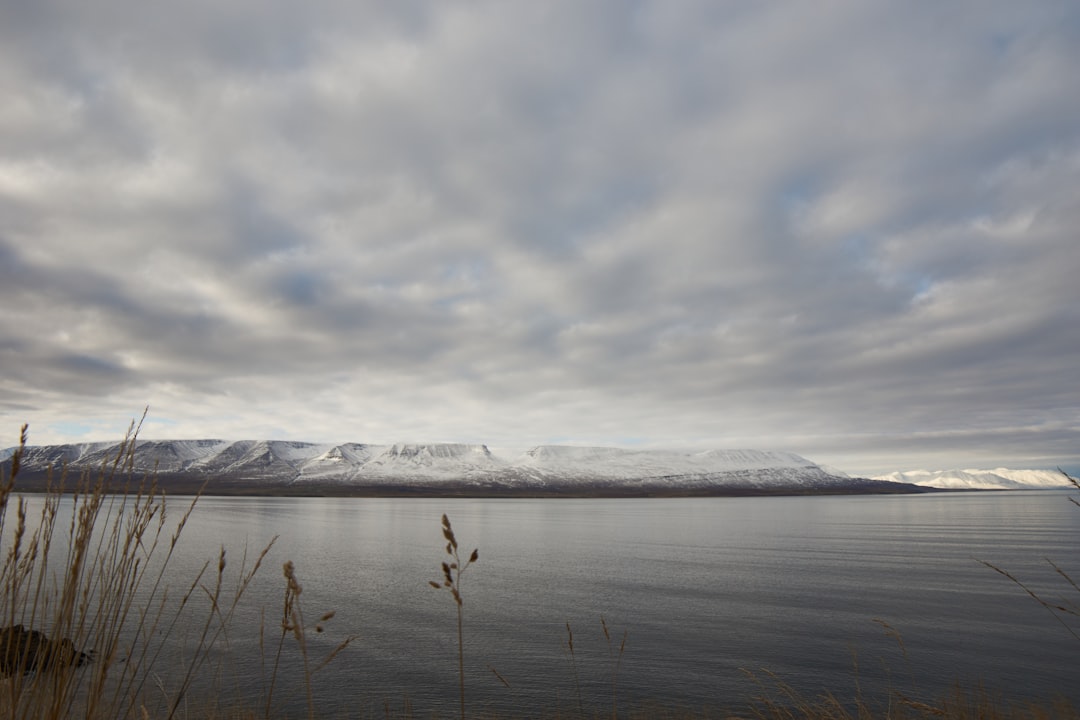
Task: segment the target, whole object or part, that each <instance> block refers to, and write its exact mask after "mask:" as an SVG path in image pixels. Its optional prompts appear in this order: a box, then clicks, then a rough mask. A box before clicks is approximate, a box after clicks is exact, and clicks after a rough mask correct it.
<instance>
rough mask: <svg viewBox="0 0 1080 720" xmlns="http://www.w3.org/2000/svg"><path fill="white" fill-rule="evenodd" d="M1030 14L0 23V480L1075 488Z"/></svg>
mask: <svg viewBox="0 0 1080 720" xmlns="http://www.w3.org/2000/svg"><path fill="white" fill-rule="evenodd" d="M1077 68H1080V4H1078V3H1076V2H1072V1H1071V0H1027V1H1026V2H1022V3H1018V2H1015V0H977V1H971V2H966V1H964V0H957V1H956V2H923V1H921V0H916V1H914V2H865V0H821V1H820V2H813V3H808V2H803V1H801V0H797V1H796V0H792V1H791V2H782V1H781V2H759V1H757V0H755V1H753V2H750V1H740V0H707V1H701V2H698V1H695V0H658V1H655V2H650V1H636V0H610V1H605V0H550V1H545V2H539V3H526V2H485V1H483V0H478V1H477V2H453V1H449V2H447V1H432V2H425V1H423V0H400V1H397V2H392V3H387V2H358V1H357V0H340V1H337V0H312V1H311V2H304V3H291V2H282V1H281V0H260V1H259V2H255V1H253V0H230V1H229V2H225V3H221V2H218V1H217V0H215V1H214V2H210V1H209V0H192V1H191V2H184V3H175V2H174V3H165V2H160V1H159V0H149V1H147V0H140V1H139V2H135V1H134V0H98V1H96V2H93V3H85V2H76V1H74V0H71V1H68V2H64V1H61V0H35V2H29V3H21V2H13V1H12V0H7V1H4V2H0V93H2V96H3V98H4V101H3V110H2V112H0V368H2V370H0V433H5V434H6V435H7V440H2V439H0V446H5V447H6V446H10V445H14V444H16V442H17V440H18V435H19V428H20V426H21V425H22V424H23V423H29V425H30V443H31V444H38V445H43V444H52V443H61V442H82V441H87V440H109V439H117V440H118V439H119V438H120V437H122V435H123V433H124V431H125V430H126V429H127V427H128V423H129V422H130V421H131V420H132V419H133V418H137V417H139V416H140V415H141V414H142V412H143V409H144V408H147V407H148V408H149V412H148V415H147V419H146V421H145V423H144V425H143V428H142V431H141V437H144V438H156V439H173V438H175V439H182V438H221V439H236V440H239V439H293V440H307V441H312V442H370V443H384V442H399V441H410V442H417V441H420V442H468V443H486V444H488V445H489V446H492V447H520V448H526V447H530V446H533V445H539V444H550V443H557V444H573V445H609V446H618V447H634V448H648V447H663V448H700V449H708V448H756V449H766V450H785V451H790V452H797V453H799V454H802V455H804V456H806V457H808V458H810V459H811V460H814V461H816V462H820V463H823V464H828V465H831V466H833V467H836V468H838V469H841V470H844V471H847V472H849V473H853V474H875V473H885V472H889V471H894V470H909V469H916V468H925V469H947V468H962V467H988V468H989V467H999V466H1007V467H1013V468H1042V467H1055V466H1063V467H1066V468H1080V232H1078V229H1080V73H1078V72H1077Z"/></svg>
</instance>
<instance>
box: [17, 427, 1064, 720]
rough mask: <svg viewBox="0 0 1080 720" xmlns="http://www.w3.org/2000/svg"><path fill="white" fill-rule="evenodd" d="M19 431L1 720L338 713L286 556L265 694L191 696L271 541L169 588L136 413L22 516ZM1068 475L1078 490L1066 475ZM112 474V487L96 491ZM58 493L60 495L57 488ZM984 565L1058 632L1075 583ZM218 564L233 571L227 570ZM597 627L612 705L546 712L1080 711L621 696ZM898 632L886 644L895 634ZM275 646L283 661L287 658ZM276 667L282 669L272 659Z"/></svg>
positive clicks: (983, 698) (785, 696) (992, 716)
mask: <svg viewBox="0 0 1080 720" xmlns="http://www.w3.org/2000/svg"><path fill="white" fill-rule="evenodd" d="M26 432H27V429H26V427H25V426H24V427H23V429H22V433H21V437H20V445H19V449H18V450H17V451H16V452H15V454H14V455H13V457H12V458H11V465H10V472H9V473H8V474H7V477H4V478H0V562H2V566H0V719H2V718H34V719H37V718H41V719H59V718H76V717H81V718H87V719H88V720H98V719H105V718H108V719H110V720H121V719H127V718H133V719H134V718H138V719H139V720H150V719H151V718H154V719H156V718H192V717H199V718H203V717H205V718H237V719H240V718H243V719H247V718H251V719H254V718H272V717H277V716H278V714H277V712H276V710H275V708H276V707H277V705H276V701H277V700H279V699H280V697H281V694H282V693H283V692H284V689H283V685H285V684H286V683H284V682H282V680H283V678H282V673H283V672H290V673H294V674H299V675H300V676H301V677H300V678H296V677H293V678H290V680H291V682H290V683H288V684H289V686H290V687H293V688H295V687H296V686H297V680H298V681H299V686H300V687H302V688H303V693H304V694H305V698H304V706H305V707H306V715H307V716H308V717H309V718H316V717H328V718H338V717H344V716H345V715H343V714H342V713H341V712H340V711H336V710H335V711H333V712H330V713H328V714H325V715H321V714H320V713H319V711H318V708H317V707H316V703H315V691H314V684H315V679H316V673H317V670H318V668H320V667H322V666H324V665H325V664H326V663H328V662H331V661H332V660H333V659H334V657H335V656H336V655H337V654H338V653H339V652H340V651H341V650H343V649H344V648H345V647H346V646H347V645H348V644H349V643H350V642H352V641H353V638H351V637H346V638H345V639H344V640H342V641H341V642H340V643H339V644H337V645H336V646H335V647H334V648H333V649H332V650H331V651H330V652H329V654H328V655H327V656H326V657H323V658H311V657H309V648H308V642H307V638H308V633H309V631H312V630H314V631H318V632H321V631H322V628H323V625H324V623H326V622H327V621H328V620H329V619H330V618H331V617H332V616H333V613H332V612H331V613H327V614H325V615H323V616H322V617H320V619H319V620H318V621H317V623H315V624H314V625H312V626H309V625H307V624H306V623H305V619H304V615H303V611H302V608H301V603H300V597H301V593H302V586H301V584H300V582H299V580H298V578H297V572H296V568H295V567H294V566H293V564H292V563H291V562H289V563H286V564H285V566H284V571H283V577H284V585H285V587H284V594H283V602H282V608H281V613H280V616H278V617H279V620H280V621H279V623H278V624H276V625H274V626H273V627H272V628H269V629H268V628H267V627H266V625H265V623H264V625H263V627H262V628H260V637H259V647H260V648H261V649H262V651H263V657H261V658H259V661H260V662H259V663H258V665H259V667H261V668H262V672H263V677H262V687H263V688H264V691H263V692H264V698H263V700H262V701H261V702H257V703H251V701H250V700H244V701H242V702H241V703H240V704H239V705H237V706H234V705H230V704H229V703H227V702H224V701H221V702H206V701H205V700H202V699H200V698H199V697H196V695H198V694H199V693H196V692H194V691H193V688H195V687H196V686H197V683H198V682H199V680H200V678H203V677H205V676H207V675H210V676H220V674H221V672H222V670H223V668H222V667H220V663H221V662H222V660H221V657H222V652H221V651H222V649H223V647H224V648H225V649H227V647H228V645H229V632H230V627H231V625H232V624H233V618H234V616H235V613H236V612H237V608H238V607H239V606H240V603H241V601H242V600H243V599H244V598H245V595H246V594H247V593H248V590H249V588H250V586H251V582H252V580H253V579H254V577H255V575H256V573H258V572H260V570H261V569H262V565H263V561H264V560H265V558H266V555H267V553H268V552H269V550H270V548H271V546H273V544H274V542H273V541H271V543H270V544H269V545H267V546H266V547H265V548H263V549H262V550H261V551H260V552H259V553H258V554H256V555H255V556H254V558H253V559H251V560H250V561H249V560H248V558H247V555H246V553H245V556H244V559H243V560H242V561H241V567H240V569H239V571H238V573H236V574H235V575H227V574H226V572H225V568H226V554H225V550H224V549H222V551H221V553H220V555H219V556H218V557H217V558H213V559H209V560H207V561H206V563H205V564H204V565H203V566H202V570H201V571H200V572H199V573H198V574H197V576H196V577H195V578H192V579H191V580H190V582H189V583H188V584H186V585H185V586H184V587H183V588H182V590H183V592H182V593H181V594H180V595H179V596H176V595H174V594H172V592H171V591H170V588H169V587H168V586H167V585H166V583H165V578H166V575H167V570H168V566H169V561H170V559H171V558H172V557H173V554H174V551H175V550H176V547H177V544H178V542H179V540H180V537H181V534H182V532H183V530H184V527H185V525H186V524H187V521H188V518H189V517H190V516H191V513H192V512H193V511H194V510H195V507H196V505H197V503H198V497H196V498H195V499H194V500H191V501H190V502H189V504H187V505H186V507H185V508H184V509H183V512H182V513H181V514H180V516H179V518H178V519H176V520H175V522H173V520H172V519H171V518H170V517H168V515H167V513H166V498H165V496H164V494H163V493H161V492H159V490H158V489H157V488H156V487H155V486H154V484H153V478H152V477H151V478H141V479H137V478H135V477H134V472H133V470H132V463H131V458H132V451H133V449H134V444H135V439H136V436H137V434H138V425H137V424H134V423H133V424H132V427H131V428H129V431H128V433H127V434H126V436H125V438H124V441H123V443H121V445H120V450H119V452H118V453H117V454H116V456H115V457H113V458H112V460H111V462H110V463H107V464H105V465H103V466H102V467H101V468H100V469H99V470H98V471H97V473H96V474H90V473H83V474H82V475H81V476H80V477H79V478H78V479H77V481H76V484H75V492H74V502H73V504H71V510H70V513H71V515H70V517H65V516H62V512H61V502H60V499H61V497H62V496H63V494H64V492H65V487H64V485H65V483H67V482H69V480H70V479H69V478H68V477H66V475H65V473H64V472H63V470H62V469H61V470H58V471H57V474H56V477H55V478H50V484H49V488H48V492H46V494H45V495H44V499H43V504H42V508H41V510H40V513H39V514H38V515H37V516H36V517H30V516H29V515H30V513H29V507H30V506H29V504H28V502H27V501H26V499H25V498H23V497H19V496H16V495H15V494H14V492H13V489H14V486H15V479H16V476H17V474H18V472H19V458H20V455H21V453H22V449H23V448H24V447H25V444H26ZM1070 480H1071V481H1072V483H1073V484H1074V485H1076V486H1077V489H1078V490H1080V485H1078V484H1077V481H1076V480H1075V479H1072V478H1070ZM121 482H122V483H123V486H124V488H125V490H124V491H123V492H121V493H118V494H116V493H109V492H106V489H107V488H115V487H117V485H118V484H119V483H121ZM66 490H67V491H68V492H70V491H71V488H70V487H69V488H66ZM1073 502H1076V500H1073ZM1077 504H1080V503H1077ZM442 531H443V537H444V539H445V540H446V541H447V544H446V556H447V557H446V560H445V561H444V562H443V563H442V578H441V579H440V581H438V582H432V583H431V585H432V586H434V587H435V588H436V589H440V590H441V589H445V590H447V591H448V592H449V594H450V595H451V597H452V598H453V601H454V605H455V608H456V611H457V638H458V647H457V650H458V667H457V671H458V682H459V690H460V698H459V711H460V715H461V718H462V719H463V720H464V718H465V717H466V716H467V715H472V716H474V717H484V718H487V717H498V716H497V715H494V714H492V713H490V712H487V711H485V710H484V709H483V708H468V707H467V706H466V677H465V672H464V660H463V657H464V647H465V638H466V635H465V630H464V627H465V626H464V623H463V610H464V605H465V603H464V598H463V595H462V593H461V579H462V574H463V573H464V572H465V570H467V569H468V568H470V567H471V566H472V564H473V563H475V562H476V561H477V560H478V558H479V553H478V551H477V550H473V551H472V553H471V554H470V555H469V556H468V558H467V559H463V558H462V556H461V555H459V552H458V541H457V538H456V536H455V534H454V531H453V529H452V527H451V524H450V520H449V519H448V518H447V517H446V516H445V515H444V516H443V518H442ZM991 567H993V566H991ZM1054 567H1055V570H1057V572H1058V574H1059V575H1060V576H1061V577H1062V579H1063V582H1065V583H1066V584H1067V586H1068V587H1069V588H1070V589H1071V590H1072V591H1076V592H1077V593H1080V587H1078V586H1077V583H1076V582H1075V581H1074V580H1073V579H1072V578H1071V577H1069V576H1068V574H1067V573H1065V572H1064V571H1063V570H1062V569H1061V568H1060V567H1058V566H1056V565H1055V566H1054ZM993 569H994V570H995V571H997V572H999V573H1002V574H1003V575H1005V576H1006V577H1007V578H1008V579H1009V580H1010V581H1012V582H1014V583H1016V584H1017V585H1019V586H1020V587H1021V588H1022V589H1024V590H1025V591H1027V592H1028V593H1029V594H1031V595H1032V597H1033V598H1034V599H1035V600H1036V601H1038V602H1039V603H1040V604H1042V605H1043V607H1045V608H1046V609H1047V610H1049V611H1050V612H1052V613H1054V614H1055V616H1056V617H1058V618H1059V619H1060V620H1062V623H1063V625H1065V627H1066V629H1068V630H1069V631H1070V632H1072V630H1071V625H1070V623H1069V620H1071V619H1073V618H1076V617H1080V603H1078V602H1077V600H1078V599H1080V596H1078V595H1073V596H1072V597H1073V598H1074V600H1073V601H1072V602H1068V601H1058V600H1055V601H1049V600H1047V599H1045V598H1043V597H1040V596H1039V595H1037V594H1036V593H1034V592H1032V591H1030V590H1029V589H1028V588H1027V587H1026V586H1024V585H1023V583H1022V582H1021V581H1020V580H1019V579H1017V578H1015V577H1014V576H1012V575H1011V574H1009V573H1008V571H1007V570H1003V569H1000V568H997V567H993ZM230 577H234V578H235V580H234V581H230V580H229V578H230ZM601 625H602V628H603V632H604V637H605V638H606V639H607V643H608V649H609V654H610V656H611V660H612V664H611V697H610V704H609V705H607V706H605V707H601V708H595V707H586V706H585V704H584V703H583V702H582V698H581V695H580V691H578V693H577V705H576V708H574V709H573V710H571V711H567V710H558V711H556V712H555V713H554V714H553V715H552V717H556V718H585V717H604V716H607V717H611V718H618V717H623V718H670V719H672V720H676V719H681V718H706V717H722V718H757V719H760V720H772V719H776V720H781V719H785V720H786V719H791V720H795V719H796V718H803V719H806V720H816V719H822V720H825V719H829V720H834V719H835V720H848V719H851V720H872V719H874V718H883V719H884V718H890V719H891V718H897V719H906V718H947V719H954V720H968V719H969V718H970V719H975V718H979V719H987V720H998V719H1000V720H1012V719H1015V720H1027V719H1029V718H1030V719H1032V720H1036V719H1048V718H1063V719H1065V720H1069V719H1072V718H1077V719H1080V712H1077V710H1076V709H1075V708H1074V707H1072V706H1071V705H1069V704H1068V703H1067V702H1066V701H1064V700H1048V701H1047V702H1045V703H1036V704H1030V703H1011V702H1009V701H1008V700H1007V699H1003V698H1000V697H997V696H994V695H992V694H990V693H988V692H986V691H984V690H981V689H973V690H964V689H959V688H958V689H956V690H955V691H954V692H953V693H951V694H949V695H947V696H946V697H943V698H941V699H940V700H937V701H935V702H932V703H927V702H925V701H922V700H915V699H912V698H910V697H907V696H905V695H904V694H902V693H900V692H896V691H893V692H889V693H887V694H886V695H885V696H884V697H880V698H867V697H863V696H861V695H860V696H859V697H857V698H856V699H855V700H854V701H841V700H839V699H838V698H837V697H835V696H833V695H829V694H825V695H822V696H816V697H807V696H805V695H801V694H800V693H798V692H796V691H795V690H794V689H793V688H792V687H790V686H789V685H787V684H786V683H785V682H784V681H783V679H782V678H779V677H776V676H773V675H770V674H768V673H762V674H758V675H752V676H751V677H752V679H753V680H754V681H755V682H756V683H757V686H758V688H759V691H760V692H759V694H758V695H757V696H756V697H752V698H748V699H745V700H743V701H741V702H739V701H738V700H737V699H725V700H726V708H727V709H725V710H704V709H701V710H694V709H686V708H667V707H644V708H632V707H623V706H620V704H619V702H618V670H619V666H620V663H621V660H622V656H623V653H624V652H625V648H626V639H627V638H626V635H625V634H624V635H623V636H622V639H621V642H617V638H614V639H613V637H612V634H611V632H610V630H609V628H608V626H607V623H606V622H604V621H603V618H601ZM182 627H183V628H187V629H190V628H196V634H195V635H196V639H195V641H194V646H193V647H188V648H187V649H186V651H185V652H184V653H183V657H182V658H176V657H174V656H175V651H174V650H170V649H169V648H170V647H173V646H172V645H170V641H172V640H173V639H174V636H175V635H176V634H177V633H178V632H179V629H180V628H182ZM885 627H886V630H887V631H891V628H889V627H888V626H887V625H885ZM892 632H895V631H892ZM896 639H897V640H898V642H900V639H899V636H898V635H897V636H896ZM1078 640H1080V638H1078ZM566 645H567V648H568V650H569V661H570V663H571V664H572V665H573V671H574V676H575V678H576V677H577V672H578V668H577V666H576V658H575V655H574V636H573V631H572V630H571V628H570V627H569V625H568V626H567V641H566ZM289 655H291V656H292V662H291V663H290V662H288V661H287V659H286V656H289ZM166 667H167V671H166V670H165V669H164V668H166ZM286 667H288V668H289V670H287V671H286V670H284V668H286ZM496 675H498V673H497V671H496ZM164 677H168V678H169V682H166V681H165V680H163V678H164ZM385 714H386V716H388V717H390V716H393V717H411V716H412V713H411V712H410V711H409V709H408V706H407V705H406V707H405V709H403V710H401V711H391V710H390V709H387V710H386V713H385ZM533 715H535V713H533V712H530V710H529V709H527V708H522V712H521V716H523V717H524V716H533Z"/></svg>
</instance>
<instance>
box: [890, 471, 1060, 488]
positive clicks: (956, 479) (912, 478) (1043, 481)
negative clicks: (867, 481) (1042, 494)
mask: <svg viewBox="0 0 1080 720" xmlns="http://www.w3.org/2000/svg"><path fill="white" fill-rule="evenodd" d="M874 479H875V480H889V481H891V482H901V483H911V484H912V485H920V486H922V487H932V488H939V489H942V490H1025V489H1027V490H1031V489H1042V488H1060V487H1072V484H1071V483H1070V482H1069V479H1068V478H1067V477H1066V476H1065V475H1063V474H1062V473H1060V472H1059V471H1057V470H1010V469H1009V468H997V469H996V470H933V471H931V470H909V471H907V472H894V473H889V474H888V475H879V476H877V477H875V478H874Z"/></svg>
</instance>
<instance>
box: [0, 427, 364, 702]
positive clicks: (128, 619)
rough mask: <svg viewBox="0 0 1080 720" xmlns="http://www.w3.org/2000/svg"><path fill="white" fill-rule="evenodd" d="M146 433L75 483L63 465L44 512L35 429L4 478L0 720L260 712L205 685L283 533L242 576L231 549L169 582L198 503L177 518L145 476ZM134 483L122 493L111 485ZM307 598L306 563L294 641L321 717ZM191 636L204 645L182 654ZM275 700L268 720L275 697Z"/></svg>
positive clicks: (0, 500)
mask: <svg viewBox="0 0 1080 720" xmlns="http://www.w3.org/2000/svg"><path fill="white" fill-rule="evenodd" d="M138 430H139V424H137V423H134V422H133V423H132V425H131V427H129V429H128V432H127V433H126V435H125V436H124V440H123V441H122V442H121V444H120V446H119V450H118V452H117V453H116V455H115V456H114V457H112V458H111V459H110V460H109V461H108V462H106V463H105V464H103V465H102V467H101V468H100V469H99V470H98V471H97V473H96V474H83V475H82V476H80V477H79V478H78V479H77V480H76V481H75V482H74V484H73V485H71V486H68V484H69V483H70V478H68V477H67V474H66V472H65V471H64V470H63V469H58V470H57V471H56V472H55V473H54V474H53V475H52V476H50V490H49V492H47V493H46V494H45V495H44V496H42V497H41V499H40V504H41V510H40V512H38V513H35V514H34V516H31V514H30V507H31V503H30V502H29V501H28V500H27V499H26V498H25V497H22V496H17V495H16V494H15V493H14V487H15V480H16V477H17V475H18V472H19V465H20V460H21V457H22V455H23V453H24V451H25V446H26V441H27V428H26V427H25V426H24V427H23V428H22V431H21V433H20V440H19V446H18V448H17V449H16V451H15V453H14V455H13V456H12V458H11V465H10V471H9V472H8V473H7V475H6V477H3V478H0V543H2V544H0V555H2V558H0V563H2V564H0V718H28V719H42V720H45V719H59V718H74V717H82V718H87V719H88V720H97V719H99V718H101V719H104V718H108V719H109V720H121V719H126V718H138V719H139V720H148V719H149V718H182V717H249V716H253V714H252V713H251V712H250V711H247V710H227V711H226V710H222V709H221V708H220V707H219V703H218V701H216V700H215V701H210V702H208V701H207V700H206V699H205V698H196V697H193V693H192V689H193V687H195V686H196V684H197V683H199V682H205V679H206V677H208V676H209V677H211V678H212V677H220V676H221V674H222V672H223V668H222V667H220V663H221V662H222V660H221V658H222V657H223V656H224V655H227V650H228V645H229V638H228V631H229V628H230V626H231V625H232V624H233V620H234V617H235V615H236V613H237V610H238V608H239V607H240V604H241V601H242V600H243V599H244V597H245V595H246V594H247V593H248V590H249V589H250V587H251V583H252V581H253V579H254V578H255V575H256V573H258V572H259V570H260V568H261V566H262V564H263V561H264V560H265V558H266V555H267V553H268V552H269V551H270V548H271V546H273V544H274V541H271V542H270V543H269V544H268V545H267V546H266V547H265V548H263V549H262V550H261V552H259V553H258V554H256V555H255V556H254V558H253V559H252V560H250V561H249V559H248V557H247V553H246V552H245V553H244V555H243V557H242V559H241V562H240V567H239V569H238V570H237V571H236V580H235V583H231V582H230V581H229V579H228V578H229V577H230V574H227V573H226V567H227V561H226V551H225V548H222V549H221V551H220V552H219V554H218V556H217V557H216V558H215V559H213V560H208V561H207V562H206V563H205V564H204V565H203V566H202V568H201V570H200V571H198V572H197V574H196V576H195V577H194V578H192V579H191V580H190V582H188V583H186V584H185V585H184V586H182V587H181V588H180V592H179V594H177V592H176V590H175V588H173V587H171V586H170V585H169V583H168V582H167V581H166V579H167V577H168V573H169V565H170V560H171V559H172V558H173V556H174V553H175V551H176V549H177V546H178V544H179V542H180V538H181V534H182V532H183V530H184V527H185V526H186V525H187V522H188V519H189V518H190V516H191V513H192V512H193V511H194V509H195V507H196V504H197V503H198V497H196V498H194V499H192V500H190V501H188V502H187V503H186V506H185V507H183V508H182V509H181V512H180V515H179V516H178V518H176V519H174V518H173V517H171V513H170V510H171V505H170V506H168V507H167V504H166V498H165V496H164V495H163V494H162V493H160V492H159V491H158V489H157V487H156V486H155V485H154V482H153V478H152V477H151V478H141V479H138V478H135V477H134V473H133V470H132V466H133V456H134V449H135V441H136V437H137V434H138ZM121 485H122V486H124V487H126V491H125V492H123V493H120V494H109V493H107V492H106V490H105V489H106V488H115V487H117V486H121ZM65 497H69V498H70V501H69V502H62V499H64V498H65ZM299 594H300V586H299V583H298V582H297V581H296V579H295V570H293V572H291V573H289V572H287V573H286V601H285V604H286V607H285V611H284V613H283V620H282V636H283V638H284V636H285V635H286V634H290V635H291V636H292V637H293V638H295V640H296V642H295V647H296V648H298V650H299V652H300V653H301V656H302V658H303V668H304V674H305V678H304V680H305V686H306V687H307V690H308V700H309V703H308V714H309V717H314V716H315V709H314V704H313V702H311V690H310V687H311V675H312V673H313V672H314V670H317V669H318V666H316V667H315V668H312V667H311V666H310V665H309V663H308V658H307V645H306V642H305V632H306V630H305V627H304V624H303V614H302V612H301V610H300V606H299V602H298V598H299ZM329 617H330V616H329V615H326V616H324V617H323V618H321V620H320V622H319V624H317V626H316V628H315V630H316V631H317V632H321V631H322V623H324V622H325V621H326V620H328V619H329ZM181 630H182V631H183V633H184V634H185V635H186V636H190V635H192V634H193V635H194V640H193V641H191V642H190V643H189V644H188V645H187V646H185V648H184V650H183V652H182V653H181V655H182V657H180V658H178V657H177V646H178V643H179V640H178V637H177V636H178V634H180V632H181ZM192 631H193V632H192ZM348 642H349V639H347V640H346V641H345V642H343V643H342V644H341V645H340V646H339V647H338V648H337V649H335V650H334V651H333V652H332V653H331V656H330V657H329V658H327V659H326V660H324V661H323V662H324V663H325V662H328V661H329V660H330V659H332V657H333V656H334V655H336V653H337V652H339V651H340V650H341V649H342V648H343V647H344V646H345V645H346V644H348ZM281 650H282V648H281V646H279V650H278V654H277V656H276V658H275V662H274V665H273V667H272V668H271V669H270V670H269V672H270V673H271V675H272V676H273V677H276V673H277V670H278V663H279V661H280V659H281ZM271 687H273V681H271ZM196 708H197V709H196ZM266 708H267V710H266V713H265V714H266V716H269V715H270V693H268V694H267V705H266Z"/></svg>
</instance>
